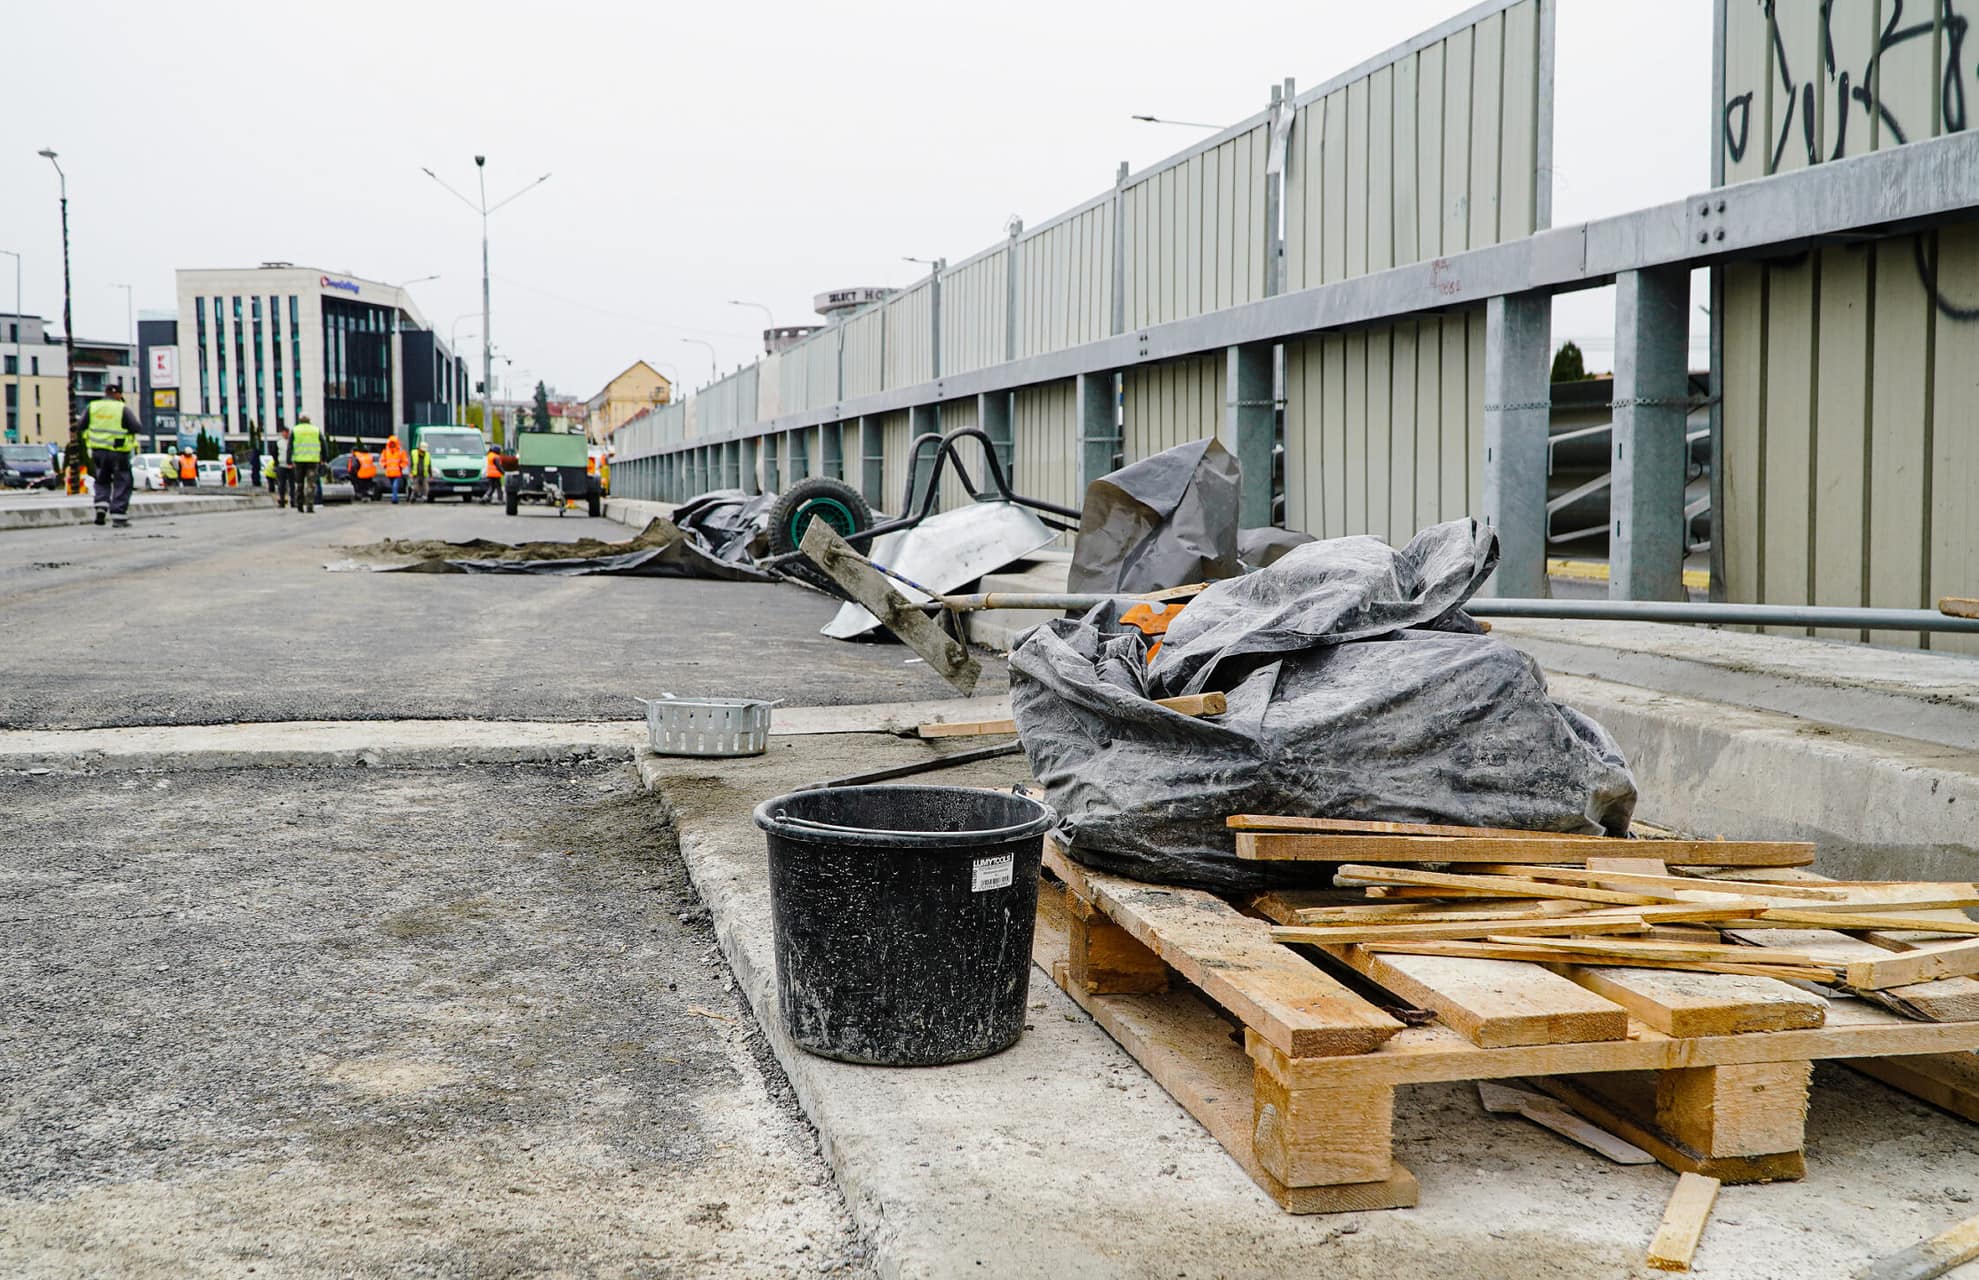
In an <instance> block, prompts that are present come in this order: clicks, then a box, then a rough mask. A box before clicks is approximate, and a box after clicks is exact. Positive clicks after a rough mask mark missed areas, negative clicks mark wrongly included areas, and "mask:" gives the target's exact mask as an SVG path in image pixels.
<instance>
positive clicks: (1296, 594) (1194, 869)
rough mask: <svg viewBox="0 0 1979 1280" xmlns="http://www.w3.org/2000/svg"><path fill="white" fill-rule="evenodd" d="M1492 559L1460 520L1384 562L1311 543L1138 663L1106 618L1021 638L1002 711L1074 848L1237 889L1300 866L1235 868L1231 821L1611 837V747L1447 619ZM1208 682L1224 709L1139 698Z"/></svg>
mask: <svg viewBox="0 0 1979 1280" xmlns="http://www.w3.org/2000/svg"><path fill="white" fill-rule="evenodd" d="M1497 560H1498V548H1497V540H1496V538H1495V537H1494V536H1493V535H1492V534H1491V533H1489V532H1488V531H1486V530H1484V529H1482V528H1481V527H1480V526H1479V525H1478V524H1477V523H1476V522H1475V521H1472V520H1457V521H1451V522H1449V523H1447V524H1441V525H1437V526H1435V527H1433V528H1430V529H1426V530H1424V531H1423V532H1422V533H1420V534H1418V535H1417V536H1416V537H1415V539H1414V540H1413V541H1411V542H1410V543H1409V545H1408V546H1407V547H1405V548H1403V549H1401V550H1399V551H1398V550H1396V549H1394V548H1392V547H1390V546H1388V545H1387V544H1386V543H1384V542H1382V541H1381V540H1380V539H1378V538H1372V537H1355V538H1339V539H1333V540H1330V541H1325V542H1313V543H1308V544H1306V545H1304V546H1299V547H1295V548H1292V549H1291V550H1289V551H1287V552H1285V553H1284V554H1283V555H1282V556H1281V557H1280V558H1279V559H1278V560H1277V561H1276V562H1275V563H1274V564H1272V565H1270V566H1269V567H1267V568H1264V569H1260V570H1258V571H1257V572H1255V573H1251V574H1247V575H1245V576H1243V577H1241V578H1232V579H1229V580H1227V581H1223V582H1219V583H1217V584H1215V585H1213V586H1211V587H1210V588H1209V589H1208V590H1206V591H1205V592H1203V594H1202V595H1200V596H1198V597H1197V598H1196V599H1195V600H1194V601H1193V602H1191V603H1190V604H1189V605H1188V607H1186V608H1185V609H1183V610H1182V612H1181V614H1180V616H1179V617H1178V618H1177V619H1176V620H1175V621H1174V623H1172V624H1171V625H1170V627H1169V629H1168V634H1167V636H1166V639H1165V643H1164V644H1163V646H1162V648H1161V651H1160V653H1159V654H1158V655H1157V658H1156V660H1155V662H1154V663H1153V664H1152V665H1150V664H1149V663H1148V662H1147V661H1146V654H1147V641H1146V639H1145V638H1144V637H1143V636H1141V635H1140V634H1139V633H1138V632H1137V631H1125V632H1122V631H1119V630H1117V629H1114V628H1112V627H1111V626H1109V625H1108V619H1109V614H1110V611H1109V610H1107V609H1099V610H1095V611H1094V612H1093V613H1092V614H1089V615H1088V616H1087V617H1086V618H1084V619H1078V620H1072V619H1066V620H1061V621H1056V622H1052V623H1049V624H1047V625H1045V626H1042V627H1039V628H1037V629H1035V630H1034V631H1032V632H1031V633H1030V635H1029V637H1028V638H1027V639H1026V640H1025V641H1024V643H1023V644H1021V645H1020V646H1019V647H1018V648H1017V650H1016V651H1015V652H1014V653H1012V654H1011V656H1010V681H1011V701H1012V704H1013V706H1014V708H1015V713H1016V720H1017V729H1018V733H1019V734H1020V735H1021V737H1022V739H1023V743H1024V750H1025V754H1026V755H1027V756H1028V757H1029V759H1030V763H1031V768H1032V771H1033V772H1034V774H1035V775H1036V777H1037V778H1038V780H1039V781H1040V782H1042V783H1043V784H1044V786H1045V788H1046V791H1047V793H1048V798H1049V800H1050V803H1051V805H1052V807H1053V808H1055V809H1056V810H1057V811H1058V812H1059V814H1060V815H1061V817H1062V820H1063V821H1062V827H1061V832H1062V834H1063V835H1064V836H1065V837H1066V840H1067V844H1068V848H1069V850H1070V851H1071V853H1072V855H1073V856H1074V857H1075V858H1077V859H1078V860H1079V861H1081V862H1085V863H1087V864H1089V865H1092V866H1095V867H1099V868H1102V869H1105V870H1108V871H1112V872H1117V873H1120V874H1124V875H1129V876H1133V877H1135V878H1138V879H1142V880H1154V881H1161V882H1167V883H1177V884H1186V885H1195V886H1199V887H1203V888H1208V889H1214V890H1220V891H1239V890H1245V889H1252V888H1258V887H1262V886H1265V885H1267V884H1273V883H1283V882H1285V881H1286V880H1288V879H1296V880H1306V881H1310V880H1312V879H1313V869H1312V868H1311V867H1310V866H1309V865H1301V864H1291V865H1289V866H1287V865H1285V864H1276V865H1274V864H1266V863H1255V862H1240V861H1238V860H1237V858H1236V853H1235V841H1234V839H1233V838H1232V833H1231V832H1230V831H1229V830H1228V829H1227V828H1226V827H1225V826H1224V819H1225V818H1226V817H1228V816H1229V815H1231V814H1235V813H1269V814H1298V815H1307V816H1314V817H1351V818H1369V819H1383V820H1388V821H1401V822H1448V823H1458V824H1463V825H1469V826H1497V827H1520V828H1526V829H1529V830H1537V831H1562V832H1572V833H1580V834H1588V835H1598V834H1603V833H1606V834H1610V835H1620V834H1624V833H1626V832H1627V830H1628V822H1629V818H1630V815H1631V813H1632V811H1633V810H1634V807H1635V782H1634V779H1633V778H1632V777H1631V776H1630V774H1629V771H1628V766H1627V763H1626V761H1624V760H1623V758H1622V754H1621V751H1620V749H1619V748H1618V747H1617V746H1616V745H1615V742H1614V740H1613V739H1612V738H1610V737H1609V736H1608V733H1607V732H1606V731H1605V730H1604V729H1602V727H1601V726H1600V725H1598V724H1596V723H1595V722H1594V721H1593V720H1591V719H1589V718H1588V717H1586V716H1583V715H1581V714H1580V713H1578V712H1576V711H1574V710H1572V709H1571V708H1568V707H1565V706H1561V705H1559V704H1556V703H1554V702H1553V701H1552V700H1551V699H1550V698H1549V697H1548V696H1547V693H1546V680H1545V676H1544V675H1543V674H1542V673H1541V671H1540V669H1539V667H1538V665H1537V664H1536V663H1535V662H1533V660H1532V659H1531V658H1529V657H1527V656H1526V655H1525V654H1523V653H1521V652H1520V651H1518V650H1517V649H1514V648H1512V647H1511V646H1510V645H1507V644H1504V643H1503V642H1501V641H1498V640H1494V639H1492V638H1491V637H1489V636H1488V635H1484V634H1482V633H1481V630H1480V628H1479V627H1478V626H1477V624H1476V623H1475V622H1473V621H1472V620H1471V619H1470V617H1469V616H1468V615H1467V614H1465V613H1464V612H1463V610H1462V606H1463V603H1464V602H1465V601H1466V600H1468V599H1469V598H1470V597H1471V595H1472V594H1473V593H1474V592H1476V590H1477V589H1478V587H1479V586H1480V585H1481V584H1482V583H1483V582H1484V580H1485V579H1486V578H1487V577H1489V576H1490V573H1491V571H1492V569H1493V568H1494V567H1495V566H1496V564H1497ZM1212 690H1214V691H1220V692H1223V693H1225V694H1226V695H1227V696H1228V700H1229V710H1228V711H1227V712H1226V713H1225V714H1224V715H1222V716H1219V717H1217V718H1215V719H1194V718H1191V717H1188V716H1184V715H1181V714H1179V713H1177V712H1173V711H1170V710H1168V709H1167V708H1165V707H1162V706H1159V705H1158V704H1156V703H1155V702H1153V701H1152V699H1155V698H1162V697H1170V696H1173V695H1177V694H1183V693H1200V692H1205V691H1212Z"/></svg>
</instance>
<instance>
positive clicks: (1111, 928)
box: [1064, 890, 1168, 994]
mask: <svg viewBox="0 0 1979 1280" xmlns="http://www.w3.org/2000/svg"><path fill="white" fill-rule="evenodd" d="M1064 898H1065V914H1066V929H1065V936H1066V957H1065V959H1066V964H1067V966H1068V968H1069V971H1070V973H1071V980H1072V981H1073V982H1074V983H1077V984H1078V985H1079V986H1080V987H1081V988H1082V989H1084V990H1086V991H1091V992H1095V993H1098V994H1117V993H1121V992H1146V991H1166V990H1167V989H1168V966H1167V965H1165V964H1163V963H1162V962H1161V957H1159V956H1157V955H1155V954H1154V953H1153V952H1152V951H1149V950H1148V949H1147V948H1146V947H1144V946H1142V945H1141V943H1140V941H1139V940H1138V939H1137V938H1135V937H1134V936H1133V935H1132V934H1130V933H1128V932H1127V931H1126V930H1125V929H1122V928H1121V927H1120V926H1119V925H1117V924H1115V923H1113V921H1111V920H1109V919H1107V918H1106V917H1105V916H1104V915H1102V914H1101V913H1100V912H1099V911H1098V910H1097V909H1095V908H1094V907H1093V905H1092V904H1091V903H1089V902H1087V901H1086V900H1085V899H1083V898H1081V897H1079V896H1078V895H1077V894H1075V893H1072V892H1070V891H1069V890H1068V891H1067V892H1066V893H1065V895H1064Z"/></svg>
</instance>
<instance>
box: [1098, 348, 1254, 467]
mask: <svg viewBox="0 0 1979 1280" xmlns="http://www.w3.org/2000/svg"><path fill="white" fill-rule="evenodd" d="M1227 363H1228V362H1227V361H1225V360H1224V359H1222V358H1221V357H1218V356H1200V357H1198V358H1196V359H1193V360H1171V361H1169V362H1168V363H1166V364H1155V365H1141V366H1138V367H1136V368H1132V369H1128V370H1126V371H1125V377H1124V378H1123V379H1122V382H1123V384H1124V390H1123V392H1122V399H1121V414H1122V424H1121V433H1122V439H1123V440H1124V442H1125V453H1126V457H1127V461H1129V462H1133V461H1135V460H1137V459H1140V458H1145V457H1148V456H1150V455H1151V454H1156V453H1160V452H1161V451H1162V450H1163V449H1172V448H1174V447H1175V446H1176V445H1178V444H1187V443H1188V442H1189V441H1191V440H1201V439H1202V438H1204V437H1205V436H1214V435H1218V434H1220V431H1221V428H1222V424H1223V406H1224V378H1225V374H1226V367H1227Z"/></svg>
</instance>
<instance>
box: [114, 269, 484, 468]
mask: <svg viewBox="0 0 1979 1280" xmlns="http://www.w3.org/2000/svg"><path fill="white" fill-rule="evenodd" d="M178 295H179V306H178V334H177V340H178V346H177V350H178V357H177V366H178V368H177V370H176V375H177V380H178V382H179V384H180V385H179V386H178V388H177V390H178V396H177V399H178V413H179V415H180V423H179V425H180V429H181V430H204V431H206V432H208V433H209V434H212V435H216V436H220V437H222V438H224V439H226V440H229V441H242V440H245V439H247V437H248V432H249V429H250V426H251V425H254V426H259V427H260V428H261V429H262V430H263V431H264V432H267V431H272V430H273V429H274V428H276V427H280V426H287V425H290V424H292V423H294V422H295V420H296V417H297V415H299V414H303V413H307V414H309V415H310V418H311V420H312V421H314V422H316V423H318V424H320V425H321V426H322V427H323V428H324V429H325V430H326V431H327V432H328V433H329V435H330V436H331V437H332V439H334V440H336V441H338V442H339V443H342V442H348V441H350V440H354V439H360V438H361V439H365V440H369V441H371V442H373V443H374V444H375V443H376V442H377V441H379V440H382V439H383V438H384V437H385V436H386V435H388V434H394V433H397V434H403V428H404V427H405V426H407V425H408V424H410V423H414V422H454V421H458V420H459V418H458V412H457V411H458V409H459V408H460V407H461V406H462V405H464V404H465V403H466V401H467V400H468V399H469V395H468V392H469V389H470V384H469V383H468V380H467V365H466V362H464V361H462V360H460V359H458V358H457V357H455V356H454V355H453V354H452V353H451V352H450V351H448V350H447V346H446V344H445V343H444V342H442V341H441V340H440V338H439V336H438V335H437V334H435V333H434V332H433V331H432V330H431V328H430V327H429V326H428V325H427V323H426V320H425V317H423V316H422V315H421V314H420V312H419V309H418V308H417V307H416V306H414V305H413V303H412V299H411V297H410V295H408V294H407V292H406V291H405V289H403V288H401V287H398V286H396V285H389V284H381V283H379V282H377V281H373V280H366V279H363V278H362V277H359V276H353V275H350V274H348V273H346V272H326V271H321V270H318V269H317V268H314V267H298V266H296V265H294V264H293V263H287V262H266V263H263V264H262V265H261V266H259V267H256V268H252V269H249V270H225V269H222V270H181V271H179V272H178ZM152 372H156V371H155V370H154V371H152ZM154 389H155V388H154Z"/></svg>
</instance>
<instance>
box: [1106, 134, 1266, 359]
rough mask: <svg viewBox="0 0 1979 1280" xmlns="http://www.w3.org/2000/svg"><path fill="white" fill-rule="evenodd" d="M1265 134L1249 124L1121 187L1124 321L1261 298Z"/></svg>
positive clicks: (1149, 320)
mask: <svg viewBox="0 0 1979 1280" xmlns="http://www.w3.org/2000/svg"><path fill="white" fill-rule="evenodd" d="M1269 134H1270V129H1269V127H1268V126H1267V125H1266V124H1259V125H1256V126H1255V127H1253V128H1250V129H1248V130H1246V131H1245V132H1243V133H1240V134H1238V135H1237V136H1235V137H1233V138H1229V139H1227V140H1225V141H1222V142H1219V143H1217V144H1216V145H1214V146H1210V147H1206V148H1204V149H1202V150H1199V151H1196V152H1193V153H1185V157H1186V158H1184V159H1182V160H1181V161H1179V162H1178V163H1173V164H1169V165H1167V166H1165V167H1163V168H1161V169H1158V170H1156V171H1154V172H1152V173H1148V174H1146V175H1136V177H1135V178H1134V179H1132V180H1130V181H1129V183H1128V185H1127V186H1125V187H1123V188H1122V189H1121V193H1120V199H1121V203H1122V209H1121V229H1122V230H1121V234H1122V236H1123V237H1124V243H1125V250H1126V252H1125V261H1126V268H1125V271H1126V300H1127V320H1126V322H1127V324H1128V326H1130V327H1133V326H1138V325H1149V324H1162V323H1165V322H1167V321H1170V320H1179V319H1182V318H1184V317H1186V316H1194V315H1201V314H1203V313H1204V312H1206V311H1215V310H1218V309H1220V308H1222V307H1229V306H1235V305H1237V304H1240V303H1245V302H1251V301H1254V300H1256V299H1258V298H1261V297H1263V296H1264V289H1265V268H1266V265H1267V260H1268V256H1269V255H1268V254H1267V252H1266V236H1267V229H1266V227H1265V222H1264V206H1265V200H1264V179H1265V146H1266V143H1267V141H1268V138H1269Z"/></svg>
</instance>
